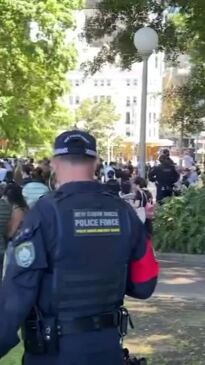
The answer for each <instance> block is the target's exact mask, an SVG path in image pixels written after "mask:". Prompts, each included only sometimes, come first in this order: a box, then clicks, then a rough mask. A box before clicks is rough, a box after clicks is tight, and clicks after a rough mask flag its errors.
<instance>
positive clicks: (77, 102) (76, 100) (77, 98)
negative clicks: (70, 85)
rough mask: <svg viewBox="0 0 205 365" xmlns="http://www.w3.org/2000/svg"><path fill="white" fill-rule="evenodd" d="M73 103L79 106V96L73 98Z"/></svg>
mask: <svg viewBox="0 0 205 365" xmlns="http://www.w3.org/2000/svg"><path fill="white" fill-rule="evenodd" d="M75 103H76V104H80V98H79V96H76V98H75Z"/></svg>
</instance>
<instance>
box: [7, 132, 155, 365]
mask: <svg viewBox="0 0 205 365" xmlns="http://www.w3.org/2000/svg"><path fill="white" fill-rule="evenodd" d="M96 156H97V154H96V141H95V139H94V138H93V137H92V136H90V135H89V134H87V133H85V132H81V131H70V132H65V133H63V134H61V135H60V136H59V137H58V138H57V139H56V142H55V146H54V158H53V161H52V167H53V171H54V172H55V174H56V179H57V184H58V190H57V191H56V192H55V193H52V195H50V196H47V197H43V198H42V199H40V200H39V201H38V202H37V204H36V205H35V207H34V208H33V209H32V210H31V211H30V212H29V214H28V216H27V218H26V219H25V222H24V224H23V227H22V229H21V232H20V233H19V234H18V235H17V237H16V239H15V240H14V242H13V249H12V253H11V255H10V258H9V263H8V266H7V269H6V274H5V277H4V279H3V283H2V287H1V291H0V308H1V311H0V356H1V357H2V356H4V355H5V354H6V353H7V352H8V351H9V350H10V349H11V348H12V347H14V346H15V345H17V343H18V342H19V339H18V330H19V328H20V327H22V333H23V340H24V347H25V354H24V360H23V364H26V365H27V364H28V365H46V364H47V365H71V364H72V365H88V364H89V365H105V364H106V365H114V364H115V365H122V363H123V360H122V353H121V348H120V344H119V330H118V329H119V323H120V321H121V316H120V315H119V313H121V312H120V311H119V310H120V307H121V306H122V304H123V299H124V295H125V294H127V295H129V296H131V297H134V298H140V299H146V298H148V297H149V296H151V294H152V293H153V291H154V289H155V286H156V281H157V275H158V264H157V263H156V261H155V258H154V256H153V250H152V245H151V242H150V240H149V239H146V237H145V234H144V229H143V225H142V224H141V223H140V221H139V219H138V218H137V216H136V214H135V212H134V211H133V210H132V208H131V207H130V206H128V205H127V204H126V203H125V202H124V201H122V200H121V199H120V198H115V197H113V196H112V195H109V194H108V193H107V192H104V187H103V185H101V184H99V183H98V182H95V181H94V180H93V176H94V173H95V168H96Z"/></svg>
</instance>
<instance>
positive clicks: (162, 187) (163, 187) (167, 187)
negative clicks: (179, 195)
mask: <svg viewBox="0 0 205 365" xmlns="http://www.w3.org/2000/svg"><path fill="white" fill-rule="evenodd" d="M157 186H158V188H159V189H160V190H161V191H172V190H173V188H174V186H173V185H161V184H159V183H157Z"/></svg>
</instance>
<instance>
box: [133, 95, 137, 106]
mask: <svg viewBox="0 0 205 365" xmlns="http://www.w3.org/2000/svg"><path fill="white" fill-rule="evenodd" d="M133 104H135V105H136V104H137V97H136V96H133Z"/></svg>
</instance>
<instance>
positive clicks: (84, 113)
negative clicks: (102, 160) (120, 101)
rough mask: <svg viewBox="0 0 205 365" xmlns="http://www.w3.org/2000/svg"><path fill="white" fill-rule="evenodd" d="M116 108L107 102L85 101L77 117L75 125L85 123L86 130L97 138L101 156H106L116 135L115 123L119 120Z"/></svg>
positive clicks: (77, 112)
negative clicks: (111, 139)
mask: <svg viewBox="0 0 205 365" xmlns="http://www.w3.org/2000/svg"><path fill="white" fill-rule="evenodd" d="M119 117H120V116H119V115H118V114H117V113H116V110H115V106H114V105H113V104H112V103H110V102H107V101H105V100H102V101H100V102H99V103H97V104H96V103H94V102H93V101H92V100H89V99H87V100H84V101H83V102H82V104H81V105H80V107H79V108H78V110H77V111H76V115H75V123H76V124H78V122H79V121H83V122H84V128H85V129H86V130H87V131H88V132H89V133H91V134H92V135H94V136H95V138H96V139H97V144H98V153H99V155H100V156H102V157H105V156H106V150H107V147H108V142H109V139H110V138H112V136H113V135H114V134H115V122H117V121H118V120H119Z"/></svg>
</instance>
